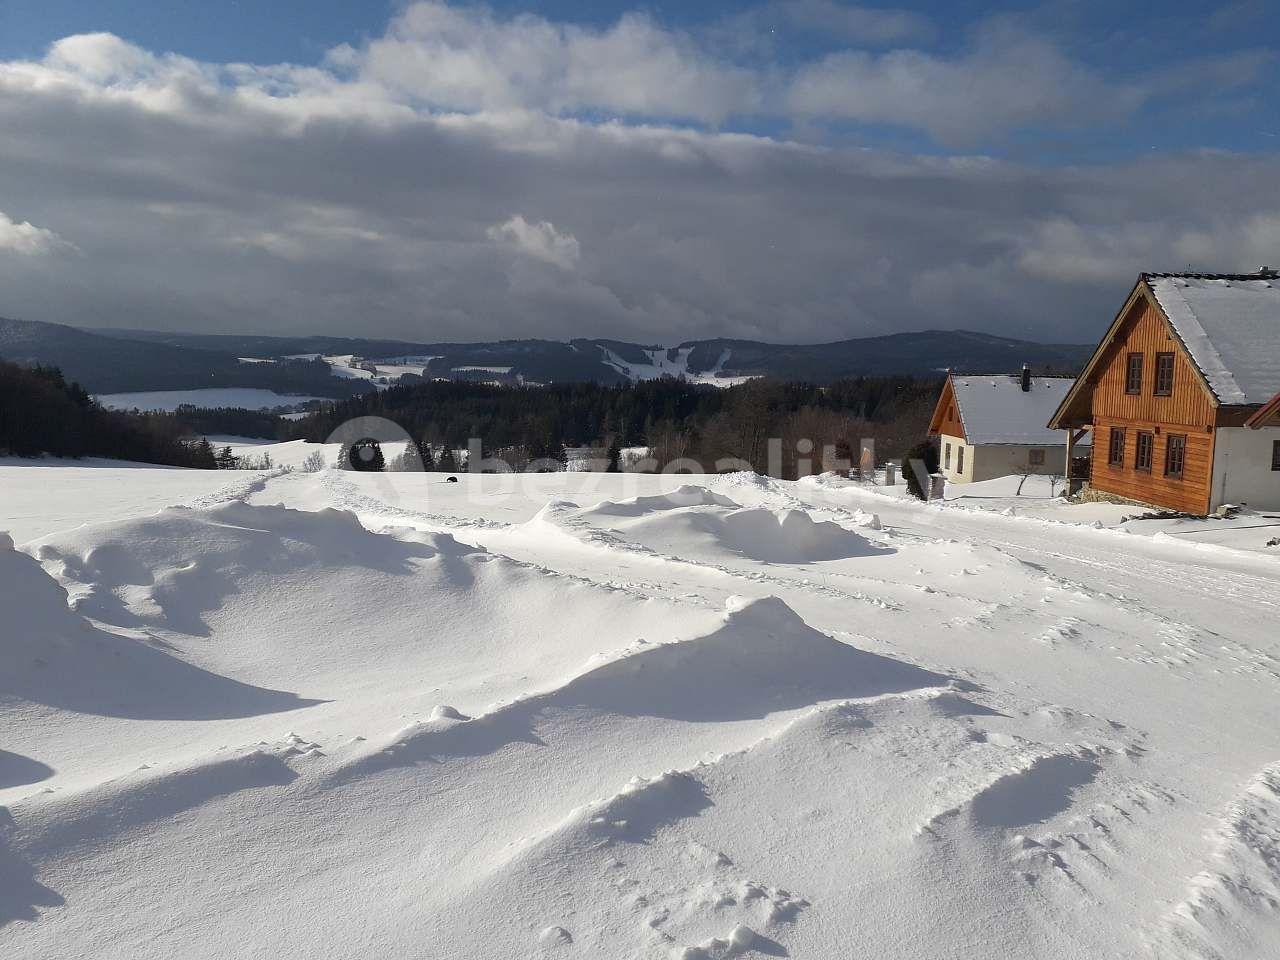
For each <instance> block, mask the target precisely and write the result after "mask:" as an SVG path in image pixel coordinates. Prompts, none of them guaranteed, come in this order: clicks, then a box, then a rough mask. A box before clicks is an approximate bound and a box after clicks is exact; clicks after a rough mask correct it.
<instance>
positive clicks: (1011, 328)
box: [0, 4, 1280, 342]
mask: <svg viewBox="0 0 1280 960" xmlns="http://www.w3.org/2000/svg"><path fill="white" fill-rule="evenodd" d="M819 6H821V5H819ZM813 9H818V7H813ZM841 9H844V8H841ZM823 10H826V8H825V7H822V9H821V10H819V13H821V12H822V11H823ZM826 12H828V13H830V12H831V11H830V10H826ZM835 12H837V13H838V12H840V10H836V11H835ZM886 29H888V28H886ZM992 29H994V28H992ZM1018 37H1021V39H1017V38H1018ZM384 41H385V44H386V45H385V47H383V46H379V44H381V43H383V42H384ZM1015 41H1016V42H1015ZM705 42H706V41H705V39H698V38H693V37H690V36H685V35H681V34H679V33H676V32H672V31H669V30H665V29H664V28H662V27H661V25H660V24H658V23H657V22H656V21H654V20H652V19H650V18H646V17H630V18H623V20H620V21H618V22H617V23H615V24H613V25H612V26H609V27H605V28H599V29H597V28H592V29H585V28H579V27H573V26H568V25H565V24H558V23H553V22H550V21H546V20H544V19H541V18H523V19H521V18H515V19H512V18H503V17H501V16H499V15H497V14H493V13H490V12H485V11H478V10H475V9H472V8H452V7H443V6H441V5H440V4H427V5H418V6H414V7H411V8H408V9H406V10H405V11H404V14H403V16H402V17H401V18H400V19H398V20H397V21H396V22H395V25H394V26H393V27H391V28H390V29H389V30H388V32H387V35H386V36H385V37H383V38H381V39H380V40H376V41H374V42H373V43H370V44H367V45H363V46H361V47H359V48H355V47H349V48H343V49H340V50H337V51H335V52H334V53H333V54H332V55H331V56H330V57H329V58H328V59H327V60H326V61H325V62H324V63H322V64H321V65H319V66H315V67H298V66H294V65H289V64H274V65H271V64H268V65H256V66H249V65H243V64H240V65H235V64H207V63H198V62H195V61H191V60H187V59H184V58H180V57H173V56H169V55H166V54H161V53H152V52H149V51H146V50H142V49H140V48H138V47H135V46H132V45H130V44H127V43H125V42H124V41H122V40H119V39H118V38H114V37H110V36H108V35H92V36H89V37H83V38H68V39H67V40H64V41H61V42H60V43H59V44H57V45H55V47H54V48H53V49H52V50H51V51H50V52H49V54H48V56H46V57H44V58H43V59H41V60H38V61H11V62H0V129H2V130H4V135H5V149H4V151H3V152H0V183H3V184H4V187H5V191H6V194H5V195H6V196H12V197H21V198H22V203H23V207H22V213H21V216H22V218H23V220H29V221H30V222H29V223H27V222H22V223H15V222H14V221H11V220H9V219H8V218H3V219H2V220H0V285H2V288H3V290H4V304H3V312H4V313H5V315H7V316H23V317H29V318H32V319H57V320H60V321H67V322H73V323H75V322H82V323H91V324H94V325H104V324H105V325H110V324H111V323H118V324H122V325H123V324H127V325H131V326H142V327H146V326H151V327H160V328H175V329H183V328H185V329H204V330H216V329H219V324H222V325H223V326H224V327H225V328H227V329H237V330H245V329H258V330H262V331H264V332H274V333H304V332H321V333H343V332H347V333H349V332H351V330H352V322H353V318H358V322H359V325H360V327H361V329H362V330H367V331H369V332H371V333H376V334H382V335H386V336H397V337H403V338H407V339H489V338H499V337H518V336H553V337H568V336H578V335H592V334H594V335H606V336H617V337H620V338H625V339H633V340H639V341H642V342H654V341H655V340H665V341H668V342H678V341H679V340H682V339H685V338H688V337H692V336H744V337H756V338H763V339H777V340H820V339H836V338H841V337H849V336H858V335H863V334H870V333H886V332H891V331H894V330H899V329H909V328H920V327H949V326H967V327H979V328H981V329H986V330H991V331H993V332H1003V333H1013V334H1019V335H1025V336H1032V337H1036V336H1041V337H1045V338H1052V339H1058V340H1066V339H1071V340H1080V341H1087V340H1090V339H1092V338H1093V337H1094V336H1095V335H1096V333H1097V332H1098V328H1099V327H1100V326H1102V325H1105V323H1106V322H1107V321H1109V319H1110V318H1111V315H1112V313H1113V312H1114V309H1115V300H1116V299H1117V298H1119V297H1122V296H1123V294H1124V292H1125V289H1126V288H1127V286H1128V283H1130V282H1131V280H1132V274H1135V273H1136V272H1137V271H1138V270H1139V269H1160V268H1179V267H1182V266H1185V265H1186V263H1187V262H1193V263H1195V264H1196V265H1197V266H1199V265H1201V264H1205V265H1206V266H1209V267H1214V268H1222V269H1248V268H1252V267H1256V266H1257V265H1258V264H1261V263H1273V262H1274V260H1275V254H1274V250H1275V249H1276V237H1277V232H1278V231H1277V224H1280V202H1273V201H1272V200H1271V198H1272V197H1274V196H1275V192H1274V183H1275V181H1276V178H1277V176H1278V175H1280V161H1278V160H1277V158H1276V157H1275V156H1268V155H1257V156H1240V155H1231V154H1227V153H1207V152H1206V153H1193V154H1186V155H1180V156H1173V157H1170V156H1162V155H1160V154H1158V153H1152V154H1151V155H1150V156H1144V157H1143V158H1142V159H1141V160H1140V161H1133V162H1130V163H1123V164H1122V163H1112V164H1105V165H1097V166H1081V167H1054V166H1049V165H1045V166H1036V165H1019V164H1016V163H1011V162H1006V161H1000V160H996V159H992V158H990V157H922V156H912V155H907V154H903V153H895V152H890V151H877V150H869V149H844V148H839V147H817V146H808V145H801V144H797V143H794V142H786V141H783V140H780V139H777V138H773V137H766V136H755V135H748V134H744V133H741V132H738V133H727V132H722V133H716V132H708V131H707V130H706V129H701V128H699V126H698V125H696V124H694V123H690V124H686V125H684V126H680V125H678V124H674V123H669V122H668V123H658V122H655V121H653V120H651V119H644V118H645V117H650V116H655V115H656V116H663V115H666V116H672V115H676V114H679V115H681V116H686V117H693V118H695V119H704V120H706V121H707V122H714V121H715V118H719V117H724V116H732V115H733V114H734V113H735V112H736V111H744V110H746V111H749V110H755V109H762V110H774V111H777V113H778V115H779V116H780V117H782V118H783V120H784V121H785V119H786V118H787V110H788V109H793V108H794V109H798V108H795V105H794V104H791V105H788V104H789V102H788V100H787V97H786V93H787V90H788V89H789V84H790V83H791V78H792V74H793V70H792V68H790V67H788V68H786V69H783V68H782V67H779V66H778V65H777V64H772V63H764V64H757V65H755V66H752V67H751V68H749V69H748V68H747V67H743V66H741V64H740V63H739V64H738V65H734V64H728V65H727V64H726V62H725V61H724V60H723V59H718V58H717V57H715V56H711V55H709V54H708V53H707V52H706V50H705V49H704V48H703V46H700V44H704V43H705ZM894 42H898V41H894ZM1009 47H1010V49H1009V50H1006V51H1001V50H999V49H997V47H996V46H993V45H991V43H990V41H986V40H983V39H982V38H981V37H979V38H977V39H975V40H974V41H973V43H972V44H971V45H970V46H969V47H967V48H965V51H964V52H962V53H960V54H959V55H952V54H947V55H945V56H944V55H940V54H937V53H925V52H923V51H920V50H915V51H912V50H899V51H897V52H891V53H884V54H869V53H867V52H866V51H863V50H854V51H846V53H845V54H842V55H839V56H840V57H841V58H843V59H834V60H823V61H821V62H820V64H811V65H809V68H811V69H812V70H813V71H815V73H814V74H813V76H816V75H817V74H820V73H821V71H822V70H824V69H827V68H831V67H832V65H835V66H840V65H841V64H845V63H846V61H847V60H849V58H852V60H851V61H849V62H853V63H854V68H853V69H852V72H850V73H845V74H840V75H839V76H832V77H826V79H825V80H824V82H825V83H827V84H828V86H827V87H825V88H824V90H823V92H822V95H823V96H824V97H827V98H828V104H829V105H828V106H826V107H823V108H821V110H825V111H826V112H825V113H823V112H821V110H820V111H819V112H817V113H815V114H814V116H815V118H816V120H817V121H818V122H821V121H822V120H823V119H824V118H826V119H838V118H840V117H854V118H863V119H864V120H866V121H867V122H886V123H890V122H892V123H894V124H897V125H899V126H905V127H908V128H911V129H925V130H931V131H934V133H935V135H936V136H938V137H945V138H961V137H963V136H964V135H965V134H966V133H968V132H970V131H977V130H981V131H988V132H989V133H990V134H991V135H992V136H1000V135H1002V134H1003V133H1005V132H1007V131H1008V130H1010V129H1016V128H1018V127H1020V126H1022V125H1025V124H1029V123H1031V124H1035V125H1037V126H1039V127H1041V128H1045V127H1050V126H1053V125H1054V124H1055V123H1056V124H1062V123H1089V122H1094V120H1096V118H1097V117H1099V116H1102V117H1111V116H1114V115H1115V114H1114V113H1109V112H1108V109H1118V110H1120V112H1123V111H1124V110H1127V109H1130V107H1129V106H1128V104H1129V103H1130V101H1129V100H1126V99H1125V98H1126V96H1128V97H1134V96H1139V95H1140V96H1141V97H1151V96H1155V95H1156V94H1154V93H1151V92H1150V90H1151V89H1152V84H1150V83H1146V82H1142V83H1139V82H1138V81H1133V80H1130V81H1127V82H1126V83H1120V84H1117V83H1113V82H1109V81H1106V80H1104V79H1100V78H1098V77H1097V76H1095V75H1094V74H1093V73H1091V72H1089V71H1085V70H1083V69H1081V68H1079V67H1078V66H1077V65H1075V64H1073V62H1072V61H1070V59H1069V58H1066V57H1065V56H1064V55H1063V54H1062V53H1061V52H1060V51H1057V50H1056V48H1054V47H1052V46H1051V45H1048V44H1047V43H1046V42H1044V41H1037V40H1034V39H1028V38H1027V37H1026V35H1025V34H1018V35H1017V37H1013V39H1011V40H1010V43H1009ZM384 55H385V56H384ZM1046 63H1047V64H1048V65H1049V66H1048V67H1046V66H1045V64H1046ZM809 68H805V67H804V66H803V65H802V66H801V70H807V69H809ZM841 69H844V68H843V67H841ZM740 71H745V74H744V73H740ZM895 71H897V72H895ZM1037 71H1047V74H1046V75H1047V76H1049V77H1050V78H1056V80H1055V81H1054V82H1055V83H1056V84H1057V85H1058V86H1059V87H1060V88H1061V89H1059V90H1057V91H1054V90H1048V91H1046V89H1045V83H1044V82H1043V79H1042V78H1040V77H1038V76H1036V74H1037ZM899 73H900V74H901V78H902V79H901V82H898V81H896V80H895V79H894V78H895V77H897V76H898V75H899ZM1015 74H1016V76H1015ZM803 76H810V74H808V73H804V74H803ZM842 78H843V79H842ZM668 80H670V81H671V82H670V83H669V84H668V82H667V81H668ZM740 80H741V81H742V82H741V83H740V82H739V81H740ZM966 85H967V86H966ZM1006 86H1007V87H1010V88H1014V89H1008V90H1006V89H1003V88H1004V87H1006ZM1019 86H1022V87H1025V88H1026V89H1016V88H1018V87H1019ZM1135 89H1136V90H1138V94H1133V93H1131V92H1130V91H1132V90H1135ZM966 90H967V91H968V94H967V95H966V94H965V91H966ZM1081 91H1084V92H1085V93H1087V94H1088V96H1084V99H1086V100H1087V99H1089V98H1090V97H1092V98H1095V99H1097V100H1098V101H1099V107H1098V109H1097V110H1096V111H1090V110H1082V109H1081V107H1080V102H1081V99H1082V96H1083V94H1082V92H1081ZM815 96H816V94H815ZM913 99H914V100H915V101H918V102H915V103H912V102H911V101H912V100H913ZM681 102H684V103H685V106H683V107H681V109H680V110H677V109H676V108H677V107H680V105H681ZM1117 103H1118V105H1119V106H1118V107H1116V106H1115V104H1117ZM1107 104H1112V107H1111V108H1108V107H1107ZM761 105H762V106H761ZM446 107H447V109H446ZM816 109H818V108H816V107H813V106H806V107H805V110H806V111H807V110H816ZM681 110H683V112H681ZM983 111H988V112H989V113H990V117H986V116H981V115H979V116H977V117H976V119H975V114H982V112H983ZM602 116H603V117H619V116H621V117H623V118H626V119H601V117H602ZM889 118H892V119H889ZM726 126H730V127H732V124H726ZM0 202H2V200H0ZM516 211H519V212H520V213H519V214H515V212H516ZM513 214H515V215H513ZM33 224H57V227H58V230H59V231H60V232H62V233H63V234H65V235H66V236H69V237H74V238H75V242H76V245H77V247H78V248H79V249H80V250H81V251H83V256H81V257H77V258H76V263H75V269H74V271H72V270H67V269H64V264H63V263H62V262H61V261H60V260H59V258H53V257H46V258H44V259H43V261H42V263H43V266H42V268H41V269H39V270H36V269H31V266H32V262H31V261H30V260H29V259H27V258H19V257H16V256H5V255H3V254H4V253H9V252H12V251H13V250H14V249H15V248H16V247H17V245H18V243H19V240H18V239H16V238H19V237H21V244H22V245H23V248H24V249H31V250H33V251H35V252H39V251H45V252H48V251H50V250H56V249H58V248H59V247H60V246H62V245H64V244H65V241H63V240H61V238H60V237H58V236H57V235H56V234H53V233H52V232H50V231H47V230H44V229H43V228H41V227H38V226H33ZM1134 225H1137V226H1136V227H1135V226H1134ZM584 251H587V252H589V256H584ZM1029 305H1033V306H1034V308H1033V307H1032V306H1029Z"/></svg>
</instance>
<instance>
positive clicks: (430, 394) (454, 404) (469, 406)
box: [285, 377, 941, 477]
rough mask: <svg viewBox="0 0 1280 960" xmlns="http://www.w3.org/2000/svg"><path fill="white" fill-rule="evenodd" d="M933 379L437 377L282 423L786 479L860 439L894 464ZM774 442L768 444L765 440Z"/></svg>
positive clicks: (507, 451) (920, 425) (849, 451)
mask: <svg viewBox="0 0 1280 960" xmlns="http://www.w3.org/2000/svg"><path fill="white" fill-rule="evenodd" d="M940 385H941V379H940V378H939V379H919V378H912V377H857V378H852V379H848V380H840V381H837V382H835V383H832V384H830V385H827V386H816V385H813V384H805V383H782V382H777V381H770V380H751V381H747V382H745V383H742V384H739V385H737V386H733V387H729V388H727V389H725V388H720V387H714V386H710V385H700V384H692V383H688V382H686V381H683V380H678V379H660V380H650V381H644V382H641V383H638V384H634V385H630V384H628V385H621V386H607V385H600V384H590V383H578V384H552V385H549V386H544V387H520V386H497V385H490V384H474V383H459V382H447V381H435V382H429V383H423V384H420V385H414V386H398V387H392V388H390V389H387V390H384V391H382V392H380V393H376V394H367V395H365V396H363V397H359V398H354V399H352V400H348V401H345V402H341V403H337V404H335V405H333V406H331V407H326V408H325V410H324V411H322V412H321V413H319V414H314V415H312V416H310V417H307V418H305V419H303V420H299V421H297V422H295V423H292V424H290V425H288V426H287V427H286V428H285V429H286V430H288V431H289V433H290V435H291V436H292V437H294V438H297V439H305V440H311V441H324V440H325V439H327V438H328V437H329V436H330V435H331V434H332V433H333V432H334V431H335V430H337V428H338V427H340V426H341V425H342V424H344V423H346V422H347V421H349V420H353V419H355V418H357V417H382V418H385V419H387V420H390V421H393V422H394V423H396V424H397V425H398V426H399V427H401V428H402V429H403V430H405V431H406V432H407V433H408V434H409V436H410V437H412V438H413V440H414V441H415V442H416V443H417V444H418V445H419V446H420V447H423V448H428V449H433V450H437V451H439V450H454V449H465V448H466V447H467V445H468V441H470V440H471V439H473V438H474V439H478V440H480V441H481V443H482V444H483V452H484V455H485V456H486V457H489V456H497V457H501V458H502V459H504V460H507V461H508V462H510V463H511V464H512V466H515V467H516V468H517V469H518V468H520V465H521V464H522V463H528V462H530V461H534V460H541V459H544V458H552V459H554V458H557V457H560V456H562V455H563V450H564V448H565V447H575V446H598V447H601V448H612V449H616V448H618V447H621V446H628V447H634V446H645V447H649V448H650V449H651V451H652V455H653V458H654V460H656V461H657V464H656V468H657V469H661V468H662V467H663V466H665V465H667V464H669V463H671V462H673V461H676V460H683V461H696V462H697V463H699V464H700V465H701V466H702V468H703V469H705V470H708V471H710V470H714V469H719V468H723V469H730V468H731V467H728V466H724V467H721V466H720V465H721V464H723V463H724V462H726V461H733V462H735V463H736V464H738V465H739V467H741V466H749V467H750V468H752V469H755V470H758V471H760V472H774V473H777V474H779V475H781V476H786V477H795V476H798V475H801V474H807V473H817V472H820V471H822V470H824V469H829V468H831V467H833V466H836V465H837V464H836V463H834V461H835V460H849V459H856V456H857V451H858V450H859V444H860V442H861V441H862V440H863V439H864V438H870V439H873V440H874V441H875V444H876V452H877V457H878V459H884V458H887V457H896V456H901V455H902V454H903V453H905V451H906V450H907V449H908V448H909V447H910V446H911V445H912V444H913V443H915V442H916V441H918V440H919V439H920V437H921V436H923V434H924V433H925V430H926V429H927V426H928V421H929V415H930V413H931V412H932V409H933V404H934V401H935V400H936V398H937V393H938V390H939V389H940ZM771 441H772V442H771Z"/></svg>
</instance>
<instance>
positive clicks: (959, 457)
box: [929, 366, 1072, 483]
mask: <svg viewBox="0 0 1280 960" xmlns="http://www.w3.org/2000/svg"><path fill="white" fill-rule="evenodd" d="M1071 384H1072V380H1071V378H1070V377H1033V376H1032V375H1031V370H1030V368H1029V367H1025V366H1024V367H1023V368H1022V373H1021V375H1020V376H1004V375H1001V374H987V375H983V376H968V377H960V376H955V375H950V376H948V377H947V382H946V383H945V384H944V385H943V387H942V394H941V395H940V396H939V397H938V403H937V406H936V407H935V408H934V411H933V419H932V421H931V422H930V424H929V435H930V436H936V437H937V438H938V463H939V470H940V471H941V472H942V475H943V476H944V477H946V478H947V480H948V481H949V482H951V483H971V482H973V481H975V480H991V479H994V478H995V477H1005V476H1010V475H1016V474H1027V473H1031V474H1047V475H1057V476H1064V475H1065V472H1066V453H1067V450H1066V438H1065V437H1064V436H1063V435H1062V434H1061V433H1058V432H1056V431H1054V430H1050V429H1049V428H1048V427H1047V426H1045V424H1046V423H1047V422H1048V419H1049V415H1050V414H1051V413H1053V411H1054V410H1055V409H1057V407H1058V405H1059V404H1060V403H1061V401H1062V398H1063V397H1065V396H1066V394H1067V391H1068V390H1069V389H1070V388H1071Z"/></svg>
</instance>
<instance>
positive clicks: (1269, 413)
mask: <svg viewBox="0 0 1280 960" xmlns="http://www.w3.org/2000/svg"><path fill="white" fill-rule="evenodd" d="M1244 425H1245V426H1246V427H1249V428H1250V429H1253V430H1261V429H1262V428H1263V427H1280V393H1277V394H1276V395H1275V396H1274V397H1272V398H1271V399H1270V400H1268V401H1267V402H1266V403H1264V404H1263V405H1262V406H1261V407H1259V408H1258V410H1257V412H1255V413H1254V415H1253V416H1251V417H1250V418H1249V419H1248V420H1246V421H1245V422H1244Z"/></svg>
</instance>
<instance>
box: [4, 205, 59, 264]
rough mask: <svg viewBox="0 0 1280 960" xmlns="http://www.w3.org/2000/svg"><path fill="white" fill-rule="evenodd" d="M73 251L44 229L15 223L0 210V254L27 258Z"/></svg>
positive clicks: (55, 235) (23, 222) (51, 232)
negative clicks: (14, 254)
mask: <svg viewBox="0 0 1280 960" xmlns="http://www.w3.org/2000/svg"><path fill="white" fill-rule="evenodd" d="M72 249H75V248H74V246H73V245H72V244H71V243H68V242H67V241H66V240H63V239H62V237H60V236H58V235H57V234H56V233H54V232H53V231H52V230H49V229H47V228H46V227H37V226H36V225H35V224H32V223H27V222H26V221H21V222H18V221H15V220H12V219H10V217H9V216H8V215H7V214H6V213H5V212H4V211H3V210H0V253H16V254H20V255H22V256H27V257H38V256H44V255H45V254H50V253H56V252H57V251H59V250H72Z"/></svg>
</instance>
